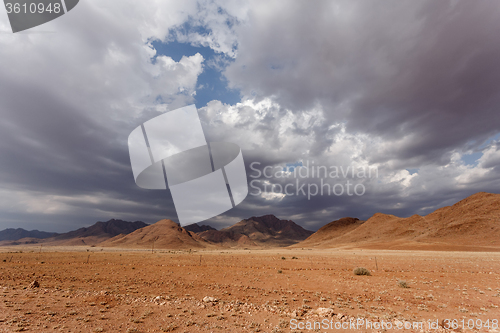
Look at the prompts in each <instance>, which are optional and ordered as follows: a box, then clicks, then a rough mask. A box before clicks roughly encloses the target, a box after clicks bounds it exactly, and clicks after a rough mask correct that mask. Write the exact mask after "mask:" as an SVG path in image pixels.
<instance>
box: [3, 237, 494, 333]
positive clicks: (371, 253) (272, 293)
mask: <svg viewBox="0 0 500 333" xmlns="http://www.w3.org/2000/svg"><path fill="white" fill-rule="evenodd" d="M1 249H2V251H3V252H2V253H0V271H1V273H2V274H1V275H0V297H1V298H2V301H1V302H0V332H18V331H41V332H309V331H314V330H313V329H307V326H305V325H308V323H309V325H314V322H319V321H321V320H326V322H328V323H330V324H329V325H333V326H332V327H334V329H333V330H325V329H321V330H316V331H317V332H319V331H321V332H324V331H332V332H333V331H350V332H371V331H384V330H382V329H375V327H377V326H373V327H374V329H370V327H368V329H367V328H366V322H367V321H369V322H370V323H371V325H377V324H376V323H381V322H384V323H389V322H390V323H391V324H392V325H394V329H395V327H396V326H397V325H399V326H401V327H403V325H406V327H407V328H408V327H409V326H408V325H412V326H411V327H412V328H408V329H405V330H401V331H405V332H420V331H421V330H420V328H419V326H418V325H419V324H418V323H419V322H423V325H424V326H423V329H424V330H423V331H429V332H439V331H445V330H443V329H441V328H440V329H430V330H429V329H428V324H429V322H428V320H430V321H431V323H435V322H436V321H437V322H438V323H439V325H445V326H447V325H448V322H447V321H445V320H446V319H451V320H453V319H456V320H458V321H457V323H458V325H460V327H459V329H455V330H446V331H447V332H451V331H454V332H466V331H478V330H476V329H474V330H472V329H471V330H469V329H468V328H467V324H469V327H471V328H472V327H473V326H472V325H473V323H474V325H477V324H479V323H484V325H486V323H488V326H490V327H489V328H484V327H483V328H481V329H480V330H479V331H481V332H500V330H499V329H498V328H497V326H495V324H494V323H498V321H495V320H500V308H499V306H500V253H498V252H494V253H488V252H479V253H477V252H432V251H387V250H385V251H383V250H366V249H346V248H344V249H331V250H310V249H304V250H302V249H284V248H281V249H272V250H246V251H245V250H223V251H221V250H203V251H194V250H192V251H189V250H187V251H168V250H157V251H155V252H154V253H152V251H151V250H149V251H146V250H142V251H139V250H136V251H132V250H122V249H110V248H100V247H53V248H43V249H42V251H41V252H40V249H39V247H37V246H33V247H31V248H30V247H28V246H26V247H23V248H22V249H23V252H22V253H19V251H20V249H21V247H19V246H17V247H15V248H8V247H4V248H1ZM13 251H17V252H13ZM357 267H365V268H367V269H368V270H370V271H371V276H365V275H360V276H358V275H354V274H353V270H354V269H355V268H357ZM33 281H36V282H37V283H38V284H39V286H36V285H34V283H33ZM402 281H404V282H406V286H407V288H404V287H403V286H404V283H403V282H402ZM462 319H463V320H464V322H463V323H465V329H463V328H462ZM350 322H356V323H358V324H359V325H360V326H358V327H356V328H352V327H350V328H347V325H348V323H350ZM299 323H302V324H300V325H304V326H303V328H302V329H299V326H298V325H299ZM342 323H344V328H346V329H341V327H342V326H337V327H338V328H340V329H335V325H342ZM415 323H417V324H415ZM475 327H477V326H475ZM311 328H312V326H311ZM386 331H389V330H386Z"/></svg>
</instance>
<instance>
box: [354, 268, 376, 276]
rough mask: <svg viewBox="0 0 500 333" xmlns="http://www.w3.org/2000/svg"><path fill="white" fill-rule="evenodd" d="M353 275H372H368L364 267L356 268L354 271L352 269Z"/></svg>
mask: <svg viewBox="0 0 500 333" xmlns="http://www.w3.org/2000/svg"><path fill="white" fill-rule="evenodd" d="M354 275H368V276H370V275H372V273H370V271H369V270H368V269H366V268H364V267H357V268H356V269H354Z"/></svg>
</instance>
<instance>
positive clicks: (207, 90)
mask: <svg viewBox="0 0 500 333" xmlns="http://www.w3.org/2000/svg"><path fill="white" fill-rule="evenodd" d="M151 44H152V45H153V47H154V48H155V49H156V52H157V56H158V55H165V56H168V57H171V58H172V59H173V60H175V61H176V62H179V61H180V60H181V59H182V57H183V56H186V57H190V56H192V55H195V54H196V53H200V54H201V55H202V56H203V59H204V60H203V72H202V73H201V74H200V76H198V82H197V88H196V96H195V104H196V107H197V108H201V107H203V106H206V105H207V103H208V102H210V101H211V100H219V101H221V102H222V103H225V104H230V105H234V104H236V103H238V102H240V101H241V97H240V91H239V90H237V89H229V88H228V86H227V80H226V78H225V77H224V76H223V75H222V71H223V70H224V68H225V66H227V64H228V63H229V62H230V61H232V59H231V58H229V57H227V56H225V55H224V54H221V53H216V52H215V51H214V50H212V49H211V48H210V47H208V46H193V45H191V44H190V43H179V42H177V41H171V42H167V43H163V42H161V41H153V42H151ZM153 61H155V59H153Z"/></svg>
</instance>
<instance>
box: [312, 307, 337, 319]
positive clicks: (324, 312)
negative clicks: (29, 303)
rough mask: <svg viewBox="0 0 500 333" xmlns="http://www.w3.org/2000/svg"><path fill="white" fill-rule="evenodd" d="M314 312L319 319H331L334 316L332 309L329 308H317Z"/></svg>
mask: <svg viewBox="0 0 500 333" xmlns="http://www.w3.org/2000/svg"><path fill="white" fill-rule="evenodd" d="M314 312H315V313H316V314H317V315H318V316H320V317H333V316H334V315H335V313H334V312H333V309H330V308H317V309H316V310H315V311H314Z"/></svg>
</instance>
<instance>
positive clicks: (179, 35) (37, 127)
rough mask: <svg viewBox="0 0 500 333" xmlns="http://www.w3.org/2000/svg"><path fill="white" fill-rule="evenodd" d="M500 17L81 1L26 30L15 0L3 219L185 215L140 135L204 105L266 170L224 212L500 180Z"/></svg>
mask: <svg viewBox="0 0 500 333" xmlns="http://www.w3.org/2000/svg"><path fill="white" fill-rule="evenodd" d="M498 17H500V3H499V2H498V1H494V0H487V1H482V2H479V3H478V2H471V1H465V0H458V1H425V0H423V1H411V0H403V1H401V0H397V1H395V0H389V1H383V2H382V1H375V0H371V1H370V0H368V1H352V0H344V1H314V2H306V1H294V2H290V1H287V2H285V1H248V2H245V1H242V2H238V3H236V2H231V1H173V0H172V1H165V0H151V1H148V2H147V4H146V3H144V2H140V1H134V0H107V1H100V0H82V1H80V3H79V4H78V6H77V7H75V8H74V9H73V10H72V11H71V12H69V13H67V14H66V15H64V16H62V17H60V18H58V19H56V20H53V21H51V22H49V23H46V24H44V25H41V26H38V27H35V28H32V29H30V30H27V31H24V32H19V33H15V34H13V33H12V31H11V30H10V25H9V20H8V17H7V14H6V10H5V9H4V8H0V60H1V61H0V116H1V119H0V229H4V228H17V227H21V228H25V229H29V230H31V229H38V230H44V231H55V232H65V231H69V230H74V229H76V228H79V227H83V226H89V225H91V224H93V223H95V222H96V221H106V220H109V219H112V218H115V219H123V220H127V221H136V220H141V221H144V222H147V223H154V222H156V221H158V220H160V219H163V218H170V219H172V220H174V221H177V215H176V211H175V206H174V203H173V201H172V197H171V195H170V192H169V191H168V190H166V191H165V190H163V191H162V190H146V189H141V188H139V187H138V186H137V185H136V184H135V182H134V178H133V175H132V170H131V166H130V158H129V154H128V147H127V138H128V135H129V134H130V133H131V131H132V130H133V129H134V128H136V127H137V126H139V125H140V124H142V123H144V122H145V121H147V120H149V119H151V118H154V117H156V116H158V115H160V114H162V113H164V112H168V111H172V110H175V109H177V108H180V107H183V106H187V105H190V104H195V105H196V107H197V109H198V114H199V117H200V119H201V124H202V127H203V130H204V132H205V136H206V139H207V140H208V141H227V142H232V143H235V144H237V145H239V146H240V147H241V149H242V153H243V158H244V161H245V166H246V171H247V177H248V181H249V185H250V184H251V186H250V187H249V189H250V194H249V195H248V196H247V198H246V199H245V200H244V201H243V202H242V203H241V204H240V205H238V206H237V207H235V208H233V209H231V210H229V211H227V212H225V213H223V214H221V215H219V216H216V217H214V218H212V219H210V220H207V221H202V222H201V223H205V224H210V225H212V226H214V227H216V228H222V227H225V226H228V225H232V224H234V223H236V222H238V221H240V220H241V219H243V218H249V217H251V216H260V215H265V214H274V215H276V216H278V217H279V218H281V219H290V220H293V221H295V222H296V223H298V224H300V225H301V226H303V227H305V228H307V229H310V230H316V229H318V228H319V227H321V226H323V225H324V224H326V223H328V222H331V221H333V220H335V219H338V218H341V217H346V216H351V217H358V218H360V219H368V218H369V217H370V216H371V215H373V214H374V213H376V212H382V213H387V214H394V215H397V216H402V217H406V216H411V215H413V214H420V215H425V214H428V213H430V212H432V211H434V210H435V209H437V208H440V207H443V206H447V205H451V204H454V203H456V202H458V201H459V200H461V199H464V198H466V197H467V196H469V195H471V194H474V193H476V192H480V191H484V192H493V193H499V188H500V112H499V108H500V62H499V61H498V59H500V43H498V36H500V20H498ZM266 167H268V169H266V170H267V171H266V173H265V174H264V168H266ZM318 167H320V168H318ZM321 168H323V169H321ZM325 169H326V170H328V174H323V177H315V176H313V175H312V172H313V171H315V172H316V174H317V172H318V171H320V170H325ZM271 170H272V172H271V173H270V172H268V171H271ZM299 170H301V171H302V172H301V173H300V172H299ZM335 170H336V172H335ZM352 170H355V172H354V173H353V172H352ZM306 171H309V173H308V174H307V173H306ZM368 171H372V173H371V174H370V175H368ZM375 171H376V172H375ZM297 174H299V175H297ZM252 181H253V182H252ZM348 182H349V184H351V185H348ZM325 184H328V186H330V187H331V188H332V192H331V193H330V194H329V195H327V194H326V190H325V193H323V195H320V194H316V195H313V193H314V191H315V189H318V190H319V189H320V188H321V187H322V186H323V188H324V189H325V188H326V187H325V186H326V185H325ZM287 185H289V187H287V189H289V191H288V192H287V193H283V189H284V188H285V187H286V186H287ZM302 185H303V186H304V187H302V189H304V192H302V190H300V188H301V187H300V186H302ZM315 186H316V187H315ZM349 186H351V187H350V192H349ZM355 186H357V187H355ZM334 188H335V190H336V191H337V192H335V193H333V189H334ZM354 189H356V190H357V193H354V192H353V191H354ZM340 190H343V191H342V193H341V192H340ZM349 193H350V194H349Z"/></svg>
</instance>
